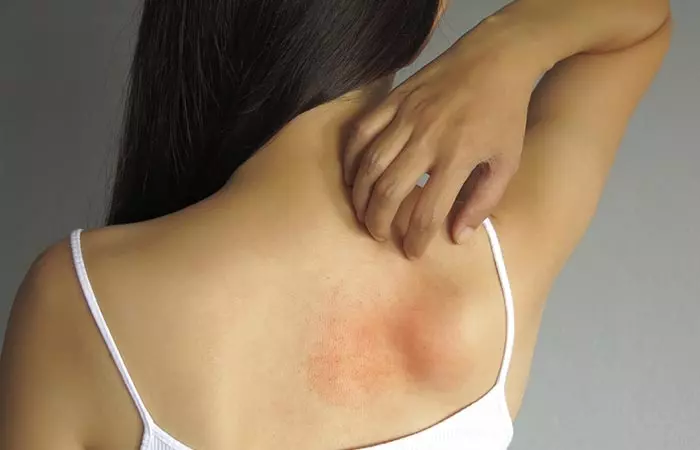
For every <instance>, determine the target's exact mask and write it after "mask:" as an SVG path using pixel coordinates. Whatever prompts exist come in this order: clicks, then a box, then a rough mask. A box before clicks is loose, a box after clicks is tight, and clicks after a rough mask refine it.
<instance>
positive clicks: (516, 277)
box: [0, 16, 670, 450]
mask: <svg viewBox="0 0 700 450" xmlns="http://www.w3.org/2000/svg"><path fill="white" fill-rule="evenodd" d="M527 17H529V16H527ZM662 19H663V17H662ZM557 28H558V27H557ZM519 29H520V28H518V27H516V28H513V29H512V30H513V33H515V34H516V35H517V32H516V31H517V30H519ZM527 36H529V35H521V37H522V38H523V39H525V38H526V37H527ZM669 39H670V22H668V21H667V22H666V24H665V25H664V26H663V27H661V28H658V27H657V28H655V29H654V30H651V31H649V33H648V37H646V38H644V39H642V40H640V41H639V42H637V43H636V44H634V45H631V46H629V48H626V49H624V50H619V51H615V52H605V53H599V54H577V55H576V56H572V57H570V58H568V59H567V60H565V61H563V62H562V63H560V64H557V65H556V66H555V67H554V68H553V69H552V70H551V71H550V72H549V73H548V74H547V75H546V76H545V78H544V80H543V81H542V83H540V85H539V86H538V87H537V89H536V91H535V92H534V93H533V97H532V101H531V102H530V106H529V109H528V125H527V132H526V134H525V139H524V149H523V152H522V160H521V162H520V168H519V170H518V171H517V173H516V174H515V175H514V176H513V177H512V179H511V181H510V183H509V185H508V188H507V189H506V191H505V194H504V195H503V197H502V199H501V201H500V202H499V204H498V206H497V207H496V208H495V209H493V210H492V213H491V216H492V221H493V224H494V226H495V228H496V229H497V231H498V234H499V238H500V240H501V244H502V247H503V250H504V254H505V259H506V264H507V267H508V272H509V276H510V280H511V284H512V289H513V294H514V298H515V311H516V335H515V350H514V354H513V360H512V365H511V370H510V372H509V376H508V380H507V385H506V393H507V402H508V407H509V411H510V414H511V416H512V417H514V418H515V417H517V414H518V412H519V410H520V406H521V404H522V398H523V395H524V392H525V387H526V384H527V378H528V373H529V370H530V364H531V358H532V353H533V349H534V346H535V342H536V338H537V332H538V329H539V324H540V318H541V312H542V309H543V307H544V304H545V300H546V298H547V294H548V292H549V289H550V288H551V285H552V283H553V281H554V280H555V278H556V276H557V274H558V273H559V271H560V270H561V268H562V266H563V265H564V263H565V261H566V260H567V258H568V257H569V256H570V254H571V252H572V251H573V249H574V248H575V246H576V244H577V243H578V241H579V240H580V238H581V236H582V235H583V233H584V232H585V230H586V228H587V226H588V224H589V222H590V220H591V218H592V217H593V215H594V213H595V209H596V205H597V201H598V199H599V198H600V195H601V193H602V189H603V186H604V183H605V179H606V177H607V174H608V171H609V169H610V167H611V165H612V162H613V159H614V154H615V150H616V148H617V146H618V144H619V141H620V139H621V138H622V136H623V134H624V130H625V127H626V123H627V120H628V119H629V117H630V115H631V114H632V112H633V111H634V109H635V107H636V105H637V103H638V102H639V100H640V98H641V97H642V95H643V93H644V92H645V91H646V89H647V88H648V86H649V84H650V83H651V81H652V79H653V77H654V74H655V73H656V71H657V70H658V68H659V66H660V64H661V62H662V59H663V55H664V54H665V52H666V50H667V47H668V43H669ZM562 40H563V39H562ZM447 61H449V60H443V62H444V63H445V64H448V62H447ZM453 62H454V61H451V62H450V64H452V63H453ZM460 67H461V66H460ZM445 70H447V69H445ZM452 88H453V86H450V87H449V89H452ZM387 92H388V88H387V86H386V80H380V81H379V82H377V83H375V84H373V85H372V86H368V87H367V88H366V89H364V90H362V91H360V92H355V93H352V94H351V95H348V96H346V97H344V98H342V99H339V100H337V101H334V102H331V103H328V104H326V105H322V106H320V107H318V108H316V109H314V110H312V111H309V112H308V113H306V114H304V115H302V116H299V117H298V118H296V119H295V120H294V121H293V122H292V123H290V124H289V125H288V126H287V127H285V129H283V130H282V131H281V132H280V133H279V134H278V135H277V136H276V138H275V139H274V140H273V141H272V142H271V143H270V144H269V145H267V146H266V147H265V148H263V149H261V150H260V151H259V152H258V153H257V154H256V155H255V156H254V157H253V158H251V159H250V160H249V161H248V162H247V163H246V164H245V165H244V166H243V167H241V169H240V170H239V171H237V172H236V174H235V175H234V176H233V177H232V179H231V181H230V182H229V183H228V184H227V185H226V186H225V187H224V188H223V189H222V190H220V191H219V192H217V193H216V194H215V195H213V196H211V197H210V198H208V199H206V200H204V201H202V202H200V203H198V204H196V205H193V206H192V207H190V208H186V209H185V210H183V211H180V212H178V213H176V214H172V215H169V216H166V217H163V218H160V219H156V220H153V221H148V222H142V223H139V224H132V225H127V226H119V227H108V228H101V229H95V230H89V231H86V232H85V233H84V235H83V244H82V248H83V253H84V258H85V262H86V267H87V270H88V273H89V276H90V281H91V283H92V285H93V288H94V290H95V292H96V294H97V296H98V299H99V303H100V307H101V309H102V310H103V312H104V315H105V317H106V320H107V322H108V324H109V327H110V330H111V332H112V334H113V336H114V338H115V339H116V341H117V343H118V345H119V349H120V352H121V354H122V356H123V357H124V359H125V361H126V363H127V365H128V368H129V371H130V373H131V375H132V378H133V379H134V381H135V383H136V386H137V388H138V389H139V392H140V393H141V395H142V397H143V400H144V402H145V403H146V405H147V407H148V409H149V411H150V413H151V414H152V416H153V417H154V418H155V420H156V422H157V423H158V424H159V425H160V426H161V427H162V428H164V429H166V430H167V431H168V432H169V433H170V434H172V435H173V436H175V437H176V438H178V439H179V440H181V441H183V442H184V443H186V444H188V445H189V446H191V447H194V448H250V449H272V448H305V449H311V450H314V449H319V450H320V449H328V448H358V447H362V446H367V445H370V444H373V443H378V442H384V441H388V440H392V439H396V438H399V437H401V436H406V435H409V434H411V433H414V432H416V431H418V430H421V429H424V428H426V427H428V426H430V425H432V424H434V423H437V422H439V421H440V420H443V419H444V418H445V417H448V416H450V415H451V414H453V413H454V412H456V411H458V410H460V409H461V408H464V407H465V406H467V405H469V404H471V403H473V402H474V401H476V400H477V399H478V398H480V397H481V396H483V395H484V393H486V392H488V390H489V389H490V388H491V387H492V386H493V384H494V382H495V379H496V376H497V373H498V370H499V368H500V363H501V357H502V352H503V347H504V340H505V324H504V310H503V298H502V293H501V290H500V286H499V283H498V279H497V276H496V273H495V269H494V265H493V260H492V255H491V250H490V248H489V244H488V241H487V237H486V235H485V233H484V231H483V229H482V228H478V229H477V230H476V231H475V232H474V234H473V236H472V238H470V239H469V240H468V241H467V242H466V243H465V244H463V245H461V246H456V245H454V243H453V240H452V236H451V230H450V228H449V226H448V224H447V223H446V224H444V226H442V227H439V229H438V230H437V234H436V237H435V238H434V239H433V242H432V244H431V245H430V246H429V247H428V248H427V249H426V251H425V253H424V254H423V256H422V257H421V258H420V259H418V260H415V261H409V260H407V259H406V258H404V257H403V255H404V247H403V237H404V236H405V235H406V233H407V232H408V230H409V228H410V227H411V224H412V220H413V217H414V216H413V214H414V211H415V207H416V205H417V204H418V203H419V202H420V199H421V198H422V194H423V191H422V190H421V189H420V188H417V187H413V188H412V190H411V191H410V192H409V194H408V196H407V197H406V198H405V200H404V202H402V203H401V205H400V206H399V207H398V209H397V210H396V212H395V216H394V220H393V222H392V225H391V227H390V235H389V236H388V238H387V239H386V240H385V241H384V242H377V241H376V240H374V239H372V238H371V237H369V236H368V235H367V233H366V229H365V228H364V225H363V224H361V223H359V222H358V221H357V217H356V211H355V208H354V207H353V200H352V195H353V194H352V192H350V190H349V189H348V186H346V185H345V183H344V182H343V176H342V174H343V170H344V154H345V148H346V144H347V136H348V130H351V129H353V124H354V123H356V122H357V121H358V120H359V119H360V118H361V117H365V114H367V112H368V111H371V110H372V109H373V108H376V107H377V105H379V104H380V103H381V102H382V100H383V99H384V98H386V94H387ZM300 154H303V157H300ZM261 198H264V199H265V201H264V202H261V201H260V199H261ZM290 199H294V200H293V201H290ZM459 207H460V205H459V203H458V204H457V205H456V206H454V207H453V208H452V209H451V210H450V213H449V214H450V215H448V217H449V218H452V219H454V217H455V216H456V215H457V214H458V211H459ZM141 434H142V426H141V423H140V419H139V417H138V414H137V412H136V410H135V408H134V405H133V403H132V402H131V400H130V398H129V397H128V395H127V392H126V390H125V388H124V385H123V383H122V382H121V380H120V379H119V376H118V374H117V371H116V369H115V368H114V365H113V363H112V361H111V360H110V358H109V355H108V354H107V352H106V350H105V347H104V344H103V343H102V340H101V338H100V336H99V334H98V332H97V330H96V328H95V325H94V323H93V321H92V318H91V317H90V315H89V313H88V311H87V308H86V306H85V302H84V300H83V298H82V294H81V292H80V289H79V287H78V285H77V282H76V278H75V274H74V271H73V268H72V265H71V255H70V251H69V248H68V243H67V241H66V240H65V239H64V240H62V241H61V242H58V243H56V244H55V245H52V246H50V247H49V248H47V249H46V250H45V251H44V252H42V254H41V255H39V256H38V257H37V258H36V260H35V261H34V263H33V264H32V266H31V268H30V269H29V271H28V272H27V275H26V277H25V279H24V280H23V282H22V285H21V286H20V288H19V291H18V293H17V298H16V300H15V303H14V306H13V310H12V313H11V319H10V323H9V327H8V331H7V335H6V339H5V344H4V348H3V352H2V357H1V358H0V448H1V449H3V450H19V449H26V448H52V449H58V450H75V449H87V448H90V449H124V448H138V445H139V442H140V439H141Z"/></svg>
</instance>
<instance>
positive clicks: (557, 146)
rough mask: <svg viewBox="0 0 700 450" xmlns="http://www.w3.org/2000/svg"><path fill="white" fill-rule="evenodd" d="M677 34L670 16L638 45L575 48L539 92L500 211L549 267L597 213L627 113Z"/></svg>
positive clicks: (498, 216)
mask: <svg viewBox="0 0 700 450" xmlns="http://www.w3.org/2000/svg"><path fill="white" fill-rule="evenodd" d="M670 34H671V21H670V19H669V21H667V22H666V24H665V25H664V26H663V27H662V28H660V29H659V30H658V31H657V32H656V33H655V34H653V35H652V36H650V37H649V38H647V39H646V40H644V41H642V42H640V43H638V44H636V45H635V46H632V47H629V48H627V49H624V50H620V51H615V52H610V53H603V54H580V55H576V56H573V57H571V58H569V59H567V60H565V61H562V62H561V63H559V64H558V65H556V66H555V67H554V68H553V69H552V70H551V71H549V72H548V73H547V74H546V75H545V76H544V77H543V79H542V80H541V82H540V83H539V85H538V86H537V88H536V89H535V91H534V92H533V97H532V100H531V103H530V108H529V111H528V128H527V132H526V136H525V148H524V150H523V157H522V160H521V165H520V169H519V170H518V172H517V173H516V175H515V176H514V177H513V179H512V181H511V183H510V185H509V187H508V190H507V192H506V193H505V195H504V197H503V199H502V201H501V202H500V204H499V205H498V206H497V208H496V209H495V210H494V212H493V215H494V217H495V218H496V219H497V220H500V221H501V222H502V223H504V224H506V228H508V230H509V233H513V234H515V235H516V236H519V237H518V239H517V241H518V242H519V243H522V245H523V246H524V247H527V248H526V249H525V251H526V253H529V256H530V257H532V256H533V255H537V257H538V258H543V259H545V260H546V261H544V263H545V264H544V265H545V266H547V268H548V269H550V268H551V269H554V270H556V269H558V268H560V267H561V265H563V263H564V262H565V261H566V259H567V258H568V257H569V256H570V254H571V252H572V251H573V249H574V247H575V246H576V245H577V243H578V242H579V240H580V239H581V237H582V236H583V234H584V233H585V230H586V229H587V227H588V225H589V223H590V221H591V219H592V217H593V216H594V214H595V211H596V208H597V205H598V201H599V199H600V197H601V195H602V192H603V188H604V185H605V182H606V179H607V176H608V173H609V171H610V168H611V167H612V164H613V161H614V158H615V153H616V150H617V147H618V146H619V144H620V141H621V139H622V137H623V136H624V133H625V129H626V127H627V123H628V120H629V118H630V116H631V115H632V113H633V112H634V110H635V108H636V106H637V104H638V103H639V101H640V100H641V98H642V96H643V95H644V93H645V91H646V90H647V89H648V87H649V85H650V83H651V81H652V80H653V78H654V75H655V73H656V72H657V70H658V69H659V67H660V65H661V62H662V60H663V56H664V54H665V53H666V50H667V48H668V44H669V41H670ZM548 272H552V270H548Z"/></svg>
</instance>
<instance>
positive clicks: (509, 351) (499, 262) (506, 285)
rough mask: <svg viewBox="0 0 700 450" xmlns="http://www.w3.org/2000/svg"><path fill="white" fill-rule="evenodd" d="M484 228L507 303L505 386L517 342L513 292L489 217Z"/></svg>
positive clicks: (502, 381)
mask: <svg viewBox="0 0 700 450" xmlns="http://www.w3.org/2000/svg"><path fill="white" fill-rule="evenodd" d="M484 228H485V229H486V233H487V234H488V236H489V242H490V243H491V251H492V252H493V259H494V262H495V263H496V270H497V271H498V278H499V279H500V281H501V290H502V291H503V298H504V300H505V304H506V348H505V351H504V352H503V361H502V362H501V370H500V372H499V373H498V381H497V384H498V385H501V386H505V382H506V377H507V376H508V369H509V368H510V360H511V357H512V356H513V345H514V342H515V308H514V305H513V293H512V291H511V288H510V281H509V279H508V272H507V271H506V263H505V261H504V259H503V251H502V250H501V243H500V241H499V240H498V235H497V234H496V229H495V228H494V227H493V224H492V223H491V220H490V219H489V218H486V220H484Z"/></svg>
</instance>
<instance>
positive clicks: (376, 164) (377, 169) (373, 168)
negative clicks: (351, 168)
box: [361, 152, 384, 177]
mask: <svg viewBox="0 0 700 450" xmlns="http://www.w3.org/2000/svg"><path fill="white" fill-rule="evenodd" d="M383 170H384V169H383V167H382V158H381V155H380V154H379V153H377V152H370V153H368V154H367V155H366V156H365V158H364V159H363V161H362V169H361V171H362V173H363V174H365V175H369V176H372V177H373V176H376V175H377V174H379V173H381V172H382V171H383Z"/></svg>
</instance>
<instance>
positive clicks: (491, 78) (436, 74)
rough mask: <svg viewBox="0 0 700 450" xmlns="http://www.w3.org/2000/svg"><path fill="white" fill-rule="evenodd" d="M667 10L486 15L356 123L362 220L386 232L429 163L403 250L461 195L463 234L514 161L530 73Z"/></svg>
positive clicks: (644, 31) (644, 32)
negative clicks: (427, 180) (428, 177)
mask: <svg viewBox="0 0 700 450" xmlns="http://www.w3.org/2000/svg"><path fill="white" fill-rule="evenodd" d="M443 5H444V3H443ZM668 14H669V4H668V0H616V1H610V0H567V1H561V0H519V1H515V2H513V3H511V4H509V5H508V6H506V7H505V8H503V9H502V10H500V11H498V12H497V13H496V14H494V15H492V16H490V17H489V18H487V19H486V20H484V21H482V22H481V23H480V24H479V25H478V26H477V27H475V28H474V29H473V30H471V31H470V32H469V33H467V34H466V35H465V36H464V37H463V38H462V39H461V40H460V41H459V42H457V43H456V44H455V45H454V46H453V47H452V48H451V49H450V50H449V51H448V52H446V53H445V54H444V55H443V56H442V57H440V58H439V59H438V60H437V61H436V62H435V63H433V64H430V65H428V66H427V67H425V68H424V69H423V70H421V71H420V72H418V73H417V74H416V75H414V76H413V77H411V78H410V79H409V80H407V81H406V82H405V83H403V84H402V85H401V86H399V87H398V88H397V89H396V90H395V91H394V92H392V93H391V95H389V96H388V97H387V98H386V99H385V100H384V101H383V102H382V103H381V104H380V105H378V106H377V107H376V108H374V109H373V110H372V111H370V112H369V113H368V114H366V115H365V117H363V118H362V119H361V120H359V121H358V122H357V123H356V125H355V130H354V132H353V133H352V135H351V138H350V140H349V142H348V144H347V148H346V152H345V156H344V158H345V161H344V163H345V171H344V178H345V182H346V183H347V184H348V185H349V186H352V190H353V205H354V208H355V211H356V214H357V217H358V220H359V221H361V222H363V223H364V224H365V225H366V227H367V229H368V231H369V232H370V234H371V235H372V236H373V237H374V238H375V239H377V240H378V241H380V242H381V241H383V240H385V239H387V237H388V236H389V229H390V226H391V222H392V220H393V218H394V215H395V213H396V210H397V209H398V207H399V205H400V204H401V202H402V201H403V200H404V198H405V197H406V196H407V195H408V193H409V192H411V190H412V189H413V186H414V183H415V180H417V179H418V177H419V176H421V175H422V174H423V173H426V172H427V173H429V174H430V181H429V182H428V184H427V185H426V188H425V189H424V192H423V194H422V195H421V198H420V200H419V201H418V203H417V204H416V206H415V208H414V211H413V213H412V218H411V225H410V227H409V229H408V231H407V233H406V235H405V236H404V243H403V244H404V251H405V253H406V256H407V257H409V258H411V259H415V258H418V257H420V256H421V255H422V254H423V253H424V252H425V249H426V248H427V246H428V244H429V243H430V241H431V239H432V238H433V237H434V236H435V235H436V232H437V230H438V229H439V228H440V227H441V226H442V225H443V222H444V220H445V218H446V216H447V214H448V211H449V210H450V209H451V208H452V206H453V204H454V202H455V199H456V198H460V199H464V200H466V201H465V203H464V204H463V205H462V206H461V207H460V210H459V212H458V213H457V214H456V216H455V218H454V220H453V221H452V223H451V234H452V238H453V240H454V241H455V242H456V243H459V242H463V241H464V240H466V239H467V238H468V237H469V235H470V234H471V233H472V232H473V230H474V229H475V228H476V227H478V226H479V225H480V224H481V223H482V222H483V220H484V219H485V218H486V217H488V216H489V215H490V214H491V213H492V212H493V211H494V208H495V207H496V205H497V204H498V203H499V202H500V201H501V199H502V197H503V195H504V192H505V190H506V187H507V186H508V184H509V183H510V181H511V179H512V177H513V176H514V174H515V173H516V172H517V170H518V167H519V165H520V160H521V152H522V150H523V140H524V135H525V131H526V122H527V113H528V104H529V100H530V95H531V91H532V86H534V85H535V84H536V83H537V80H538V79H539V78H540V77H541V76H542V75H543V74H544V73H545V72H546V71H548V70H549V69H551V68H552V66H553V65H554V64H556V63H557V62H559V61H562V60H564V59H566V58H568V57H570V56H572V55H575V54H577V53H580V52H586V53H598V52H610V51H615V50H620V49H623V48H626V47H628V46H630V45H633V44H635V43H636V42H639V41H640V40H641V39H643V38H645V37H647V36H648V35H649V34H650V33H651V32H653V31H654V30H656V29H658V28H659V27H660V26H661V25H662V23H663V21H664V19H665V18H666V17H667V15H668ZM444 86H453V87H454V88H453V89H444ZM455 124H459V126H455ZM467 181H469V182H470V184H469V185H468V186H467V188H465V184H466V183H467Z"/></svg>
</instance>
